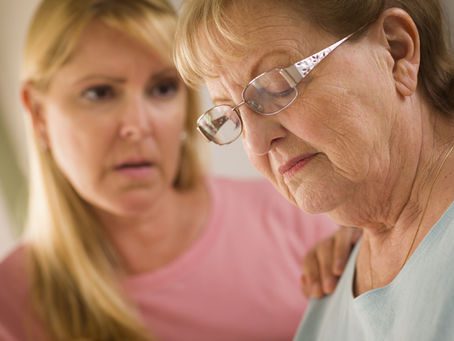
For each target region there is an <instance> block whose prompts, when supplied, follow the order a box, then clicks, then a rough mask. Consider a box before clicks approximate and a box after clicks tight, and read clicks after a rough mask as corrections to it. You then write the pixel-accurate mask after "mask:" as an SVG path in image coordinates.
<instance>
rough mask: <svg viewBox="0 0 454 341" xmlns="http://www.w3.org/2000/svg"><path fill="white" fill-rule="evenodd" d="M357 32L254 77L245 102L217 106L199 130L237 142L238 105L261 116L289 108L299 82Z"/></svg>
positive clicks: (223, 140)
mask: <svg viewBox="0 0 454 341" xmlns="http://www.w3.org/2000/svg"><path fill="white" fill-rule="evenodd" d="M354 34H355V33H352V34H350V35H348V36H347V37H345V38H343V39H341V40H339V41H338V42H336V43H334V44H332V45H331V46H329V47H327V48H325V49H323V50H321V51H319V52H317V53H315V54H313V55H312V56H310V57H307V58H305V59H303V60H300V61H299V62H296V63H295V64H292V65H290V66H288V67H286V68H283V69H282V68H277V69H273V70H271V71H267V72H264V73H262V74H261V75H259V76H257V77H255V78H254V79H253V80H252V81H250V82H249V84H248V85H247V86H246V87H245V88H244V89H243V92H242V94H241V97H242V99H243V101H242V102H241V103H239V104H238V105H236V106H234V107H232V106H230V105H217V106H214V107H212V108H211V109H209V110H208V111H206V112H205V113H204V114H203V115H202V116H200V117H199V118H198V120H197V129H198V130H199V131H200V132H201V133H202V135H203V136H205V137H206V138H207V139H208V141H211V142H214V143H216V144H219V145H224V144H229V143H232V142H233V141H235V140H236V139H237V138H238V137H239V136H240V135H241V133H242V131H243V122H242V120H241V115H240V112H239V107H241V106H242V105H243V104H245V105H247V106H248V107H249V108H250V109H251V110H252V111H254V112H256V113H257V114H259V115H265V116H270V115H275V114H277V113H279V112H281V111H282V110H284V109H286V108H287V107H289V106H290V105H291V104H292V103H293V102H294V101H295V99H296V98H297V97H298V89H297V86H298V84H299V83H300V82H301V81H302V80H303V78H305V77H306V76H307V75H308V74H309V73H310V72H311V71H312V70H313V69H314V68H315V67H316V66H317V65H318V64H319V63H320V62H321V61H322V60H323V59H325V58H326V57H327V56H328V55H329V54H330V53H331V52H333V51H334V50H335V49H336V48H337V47H338V46H339V45H341V44H342V43H343V42H345V41H346V40H347V39H349V38H350V37H351V36H353V35H354Z"/></svg>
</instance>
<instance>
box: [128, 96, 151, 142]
mask: <svg viewBox="0 0 454 341" xmlns="http://www.w3.org/2000/svg"><path fill="white" fill-rule="evenodd" d="M150 116H151V113H150V112H149V108H147V105H146V103H145V101H135V102H133V103H130V104H129V105H128V107H127V108H126V110H125V112H124V114H123V117H122V122H121V127H120V137H121V138H122V139H125V140H129V141H138V140H140V139H141V138H142V137H143V136H145V135H147V134H150V133H151V130H152V129H151V117H150Z"/></svg>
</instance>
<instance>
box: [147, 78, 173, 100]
mask: <svg viewBox="0 0 454 341" xmlns="http://www.w3.org/2000/svg"><path fill="white" fill-rule="evenodd" d="M178 87H179V81H178V80H176V79H170V80H164V81H160V82H159V83H156V84H154V85H153V86H152V87H151V88H150V90H149V94H150V95H151V96H153V97H161V98H168V97H173V96H174V95H175V94H176V92H177V91H178Z"/></svg>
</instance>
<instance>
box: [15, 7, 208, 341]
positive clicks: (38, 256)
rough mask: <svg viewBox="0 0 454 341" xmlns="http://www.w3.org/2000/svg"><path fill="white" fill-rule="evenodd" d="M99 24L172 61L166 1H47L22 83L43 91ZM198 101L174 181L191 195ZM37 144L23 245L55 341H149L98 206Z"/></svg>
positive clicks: (32, 32) (171, 18)
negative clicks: (86, 32)
mask: <svg viewBox="0 0 454 341" xmlns="http://www.w3.org/2000/svg"><path fill="white" fill-rule="evenodd" d="M93 20H98V21H101V22H103V23H104V24H105V25H108V26H109V27H111V28H114V29H118V30H120V31H122V32H125V33H126V34H129V35H130V36H131V37H132V38H134V39H137V40H139V41H141V42H142V43H144V44H146V45H147V46H149V47H150V48H152V49H154V50H155V51H156V52H157V53H159V54H160V57H161V58H164V59H165V60H170V61H171V58H172V54H173V42H174V29H175V26H176V14H175V11H174V9H173V7H172V6H171V5H170V4H169V3H168V2H167V1H166V0H127V1H119V0H43V1H42V2H41V4H40V6H39V7H38V9H37V11H36V13H35V15H34V17H33V20H32V23H31V26H30V29H29V33H28V37H27V41H26V47H25V53H24V64H23V75H22V78H23V82H24V83H28V84H30V85H31V86H32V87H34V88H36V89H38V90H39V91H41V92H43V93H45V91H46V90H47V89H48V87H49V84H50V83H51V82H52V78H53V76H54V75H55V73H56V72H58V70H59V68H61V67H62V66H63V65H64V64H65V63H66V62H67V61H68V60H69V59H70V58H71V55H72V53H73V52H74V49H75V46H76V44H77V42H78V40H79V37H80V35H81V33H82V32H83V30H84V29H85V28H86V27H87V25H88V24H89V23H91V22H92V21H93ZM197 109H198V103H197V96H196V94H195V92H194V91H192V90H189V100H188V108H187V118H186V124H185V128H186V134H187V138H186V139H185V142H184V143H183V144H182V147H181V161H180V168H179V172H178V175H177V177H176V179H175V181H174V186H175V188H177V189H179V190H187V189H191V188H193V187H194V186H196V185H197V184H199V183H200V181H201V178H202V176H203V172H202V166H201V163H200V161H199V159H198V155H197V153H198V148H199V145H198V143H199V140H198V134H196V133H195V130H194V129H193V125H194V121H195V115H196V114H197V111H198V110H197ZM27 129H28V130H29V131H28V132H29V135H30V136H31V140H30V143H29V151H30V153H29V154H30V195H29V214H28V223H27V230H26V235H25V240H26V242H27V245H29V247H30V269H31V285H32V287H31V289H32V297H33V302H34V307H35V308H36V309H37V312H38V313H39V315H40V317H41V318H42V319H43V322H44V324H45V326H46V327H47V330H48V331H49V333H50V334H51V336H52V337H54V338H55V339H57V340H73V339H89V340H149V339H150V338H151V337H150V334H149V332H148V331H147V330H146V329H145V327H144V326H143V324H142V323H141V321H140V317H139V315H138V313H137V311H136V309H135V307H133V305H132V304H131V302H129V301H128V300H127V299H126V298H125V297H124V295H123V294H121V288H120V287H119V285H118V283H119V278H118V276H119V274H118V273H116V271H115V270H116V268H117V265H118V261H117V256H116V253H115V251H114V250H113V248H112V247H111V246H110V245H109V243H108V242H106V237H105V236H103V235H102V232H101V231H102V229H101V226H100V223H99V221H98V220H97V219H96V217H95V214H94V212H93V211H92V207H91V206H90V205H89V204H88V203H87V202H86V201H85V200H83V199H82V198H81V197H80V195H79V194H78V193H77V192H76V191H75V190H74V188H73V187H72V185H71V184H70V183H69V182H68V180H67V179H66V178H65V176H64V175H63V174H62V172H61V171H60V169H59V167H58V166H57V164H56V163H55V160H54V159H53V157H52V154H51V153H50V152H48V151H45V150H43V149H42V148H40V145H39V141H38V138H37V136H36V134H35V133H34V132H33V128H32V125H31V120H30V119H29V122H28V127H27Z"/></svg>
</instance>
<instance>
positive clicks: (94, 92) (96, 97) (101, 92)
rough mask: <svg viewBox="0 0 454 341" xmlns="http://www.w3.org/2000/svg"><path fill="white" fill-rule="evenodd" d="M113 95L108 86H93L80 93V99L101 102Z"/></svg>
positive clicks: (111, 89)
mask: <svg viewBox="0 0 454 341" xmlns="http://www.w3.org/2000/svg"><path fill="white" fill-rule="evenodd" d="M114 95H115V93H114V90H113V88H112V87H111V86H108V85H99V86H94V87H91V88H89V89H87V90H85V91H84V92H83V93H82V97H84V98H85V99H87V100H89V101H102V100H106V99H109V98H112V97H113V96H114Z"/></svg>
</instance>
